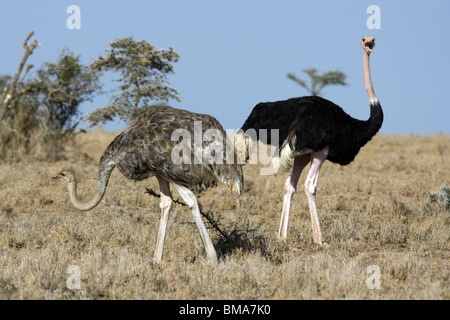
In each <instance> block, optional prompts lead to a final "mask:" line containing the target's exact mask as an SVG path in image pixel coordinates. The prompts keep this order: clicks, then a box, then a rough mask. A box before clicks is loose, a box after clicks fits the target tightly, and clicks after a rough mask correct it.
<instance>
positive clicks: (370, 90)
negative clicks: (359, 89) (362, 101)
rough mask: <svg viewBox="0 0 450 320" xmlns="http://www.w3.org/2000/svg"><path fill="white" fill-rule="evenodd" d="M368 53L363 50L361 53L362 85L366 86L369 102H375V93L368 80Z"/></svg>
mask: <svg viewBox="0 0 450 320" xmlns="http://www.w3.org/2000/svg"><path fill="white" fill-rule="evenodd" d="M369 59H370V56H369V53H367V52H366V51H365V50H364V53H363V72H364V84H365V86H366V91H367V96H368V97H369V101H370V102H371V103H372V102H376V101H377V100H378V99H377V96H376V95H375V91H373V86H372V79H371V78H370V63H369Z"/></svg>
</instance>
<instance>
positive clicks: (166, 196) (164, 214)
mask: <svg viewBox="0 0 450 320" xmlns="http://www.w3.org/2000/svg"><path fill="white" fill-rule="evenodd" d="M157 178H158V182H159V189H160V191H161V202H160V203H159V206H160V207H161V220H160V222H159V230H158V237H157V238H156V249H155V253H154V255H153V262H155V263H160V262H161V258H162V253H163V248H164V237H165V235H166V228H167V221H168V218H169V213H170V210H171V209H172V204H173V201H172V195H171V194H170V187H169V182H168V181H167V180H164V179H163V178H160V177H157Z"/></svg>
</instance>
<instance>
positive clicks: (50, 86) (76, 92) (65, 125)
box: [27, 49, 100, 135]
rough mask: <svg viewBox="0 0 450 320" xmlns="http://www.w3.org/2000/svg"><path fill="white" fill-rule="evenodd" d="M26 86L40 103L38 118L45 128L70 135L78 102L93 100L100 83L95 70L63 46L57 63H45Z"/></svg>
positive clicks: (73, 127)
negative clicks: (82, 62)
mask: <svg viewBox="0 0 450 320" xmlns="http://www.w3.org/2000/svg"><path fill="white" fill-rule="evenodd" d="M27 88H28V90H27V93H29V94H30V95H33V96H34V97H35V99H36V100H37V101H38V103H39V109H38V118H39V120H40V122H41V125H42V126H43V127H44V128H45V130H46V131H48V132H54V133H57V134H58V135H70V134H73V133H74V130H75V128H76V127H77V125H78V124H79V122H80V117H79V116H80V112H79V106H80V104H81V103H83V102H85V101H90V100H92V98H93V97H94V96H95V94H96V93H97V92H98V91H99V90H100V84H99V82H98V72H96V71H93V70H91V69H90V67H89V66H85V65H83V64H81V63H80V56H75V55H74V54H73V53H72V52H69V51H68V50H67V49H64V50H63V52H62V53H61V54H60V55H59V57H58V60H57V62H56V63H52V62H46V63H44V65H43V66H42V67H41V68H40V69H39V70H38V71H37V76H36V77H35V78H34V79H32V80H31V82H30V83H29V84H28V85H27Z"/></svg>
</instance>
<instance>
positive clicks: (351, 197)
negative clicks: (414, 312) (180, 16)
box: [0, 130, 450, 299]
mask: <svg viewBox="0 0 450 320" xmlns="http://www.w3.org/2000/svg"><path fill="white" fill-rule="evenodd" d="M113 137H114V134H111V133H106V132H104V131H102V130H96V131H93V132H90V133H89V134H87V135H85V136H80V137H79V142H78V143H79V144H78V145H76V146H74V147H73V150H72V151H71V153H69V157H68V158H70V154H72V159H69V160H65V161H60V162H57V163H43V162H31V163H19V164H2V165H0V230H1V231H0V299H449V298H450V294H449V258H450V247H449V235H450V232H449V231H450V215H449V212H448V211H447V210H446V209H445V208H443V207H441V206H439V205H438V203H436V202H431V201H430V192H433V191H436V190H439V188H440V187H441V186H442V185H443V183H444V182H445V181H447V182H450V161H449V159H450V137H449V136H447V135H436V136H433V137H423V136H417V135H410V136H394V135H392V136H390V135H380V136H377V137H375V139H374V140H373V141H372V142H370V143H369V144H368V145H367V146H366V147H365V148H363V149H362V151H361V152H360V154H359V155H358V156H357V158H356V159H355V161H354V162H353V163H352V164H350V165H349V166H347V167H340V166H338V165H334V164H332V163H329V162H327V163H325V165H324V167H323V169H322V171H321V177H320V182H319V189H318V208H319V213H320V214H321V222H322V228H323V232H324V235H325V241H326V242H327V243H328V244H330V247H329V248H327V249H324V248H321V247H318V246H316V245H314V244H313V243H312V236H311V225H310V218H309V210H308V206H307V201H306V197H305V195H304V193H303V190H302V187H301V185H300V186H299V192H298V193H297V194H296V195H295V196H294V200H293V204H292V209H291V219H290V224H289V231H288V240H287V241H286V242H279V241H277V238H276V233H277V230H278V224H279V216H280V213H281V206H282V197H283V192H284V191H283V185H284V180H285V178H286V176H287V174H288V172H287V171H286V170H281V171H280V172H279V173H278V174H277V175H274V176H261V175H259V168H258V167H256V166H246V167H245V169H244V171H245V183H246V185H245V192H244V194H243V195H241V196H240V197H239V198H238V197H235V196H234V195H232V194H230V192H229V191H228V189H227V188H226V187H224V186H220V187H218V188H215V189H210V190H207V191H206V192H203V193H202V194H201V195H200V197H199V201H200V203H201V204H202V205H203V208H204V211H208V209H210V213H211V214H213V216H214V219H215V221H217V222H218V224H219V226H220V228H221V229H222V230H223V231H224V232H226V234H227V236H228V239H226V238H225V237H224V236H222V235H221V234H220V233H219V232H217V231H216V230H214V229H210V230H209V232H210V235H211V238H212V240H213V242H214V244H215V246H216V249H217V251H218V255H219V262H218V264H216V265H214V264H211V263H208V262H207V261H206V259H205V258H204V249H203V244H202V242H201V239H200V237H199V235H198V232H197V230H196V227H195V225H194V224H193V219H192V216H191V214H190V211H189V209H188V208H186V207H182V206H180V205H176V206H174V210H173V212H172V215H171V217H170V218H169V228H168V233H167V238H166V246H165V251H164V255H163V261H162V264H161V265H160V266H153V265H152V264H151V262H150V261H151V257H152V255H153V250H154V245H155V241H156V232H157V228H158V224H159V203H158V199H156V198H154V197H152V196H150V195H149V194H146V193H145V188H146V187H149V188H153V189H155V190H158V189H157V184H156V181H155V179H154V178H152V179H150V180H147V181H144V182H141V183H133V182H130V181H128V180H126V179H125V178H124V177H123V176H122V175H121V174H120V173H119V172H118V171H117V170H116V171H114V172H113V174H112V176H111V182H110V184H109V187H108V190H107V192H106V196H105V198H104V199H103V201H102V203H101V204H100V205H99V206H98V207H97V208H95V209H94V210H92V211H89V212H86V213H82V212H78V211H76V210H75V209H73V208H72V207H71V205H70V203H69V200H68V197H67V193H66V189H65V187H64V186H63V185H62V184H60V183H57V182H54V181H52V180H51V177H52V176H53V175H55V174H56V173H58V171H59V170H61V169H65V168H73V169H74V170H75V171H76V172H77V176H78V178H79V180H80V184H79V188H80V192H81V193H82V195H83V196H85V197H89V196H90V195H91V193H92V192H93V191H94V188H95V177H96V169H97V161H98V159H99V157H100V155H101V153H102V152H103V150H104V148H105V147H106V146H107V144H108V143H109V142H110V141H111V140H112V138H113ZM77 150H82V153H81V154H78V155H74V154H75V152H76V151H77ZM305 174H306V171H305V172H304V173H303V174H302V177H301V180H300V181H301V183H303V181H304V179H305ZM174 196H175V198H178V195H177V194H174ZM69 265H76V266H78V267H79V268H80V271H81V288H80V289H73V290H71V289H69V288H68V287H67V279H68V277H69V274H68V270H67V268H68V266H69ZM371 265H375V266H378V267H379V268H380V289H369V288H368V286H367V284H366V281H367V279H368V277H369V276H370V275H371V274H370V273H367V268H368V267H369V266H371Z"/></svg>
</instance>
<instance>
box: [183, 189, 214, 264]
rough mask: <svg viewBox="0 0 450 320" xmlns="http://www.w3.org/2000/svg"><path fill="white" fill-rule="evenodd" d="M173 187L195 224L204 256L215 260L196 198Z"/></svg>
mask: <svg viewBox="0 0 450 320" xmlns="http://www.w3.org/2000/svg"><path fill="white" fill-rule="evenodd" d="M174 186H175V188H176V189H177V191H178V193H179V194H180V196H181V197H182V198H183V200H184V201H185V202H186V204H187V205H188V206H189V208H190V209H191V211H192V215H193V216H194V221H195V224H196V225H197V229H198V231H199V232H200V236H201V237H202V240H203V244H204V245H205V251H206V256H207V257H208V258H210V259H211V260H215V259H216V258H217V256H216V249H214V245H213V243H212V241H211V239H210V238H209V235H208V231H207V230H206V227H205V225H204V224H203V221H202V217H201V215H200V209H199V207H198V203H197V198H196V197H195V195H194V194H193V193H192V191H190V190H189V189H187V188H185V187H182V186H179V185H176V184H175V185H174Z"/></svg>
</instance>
